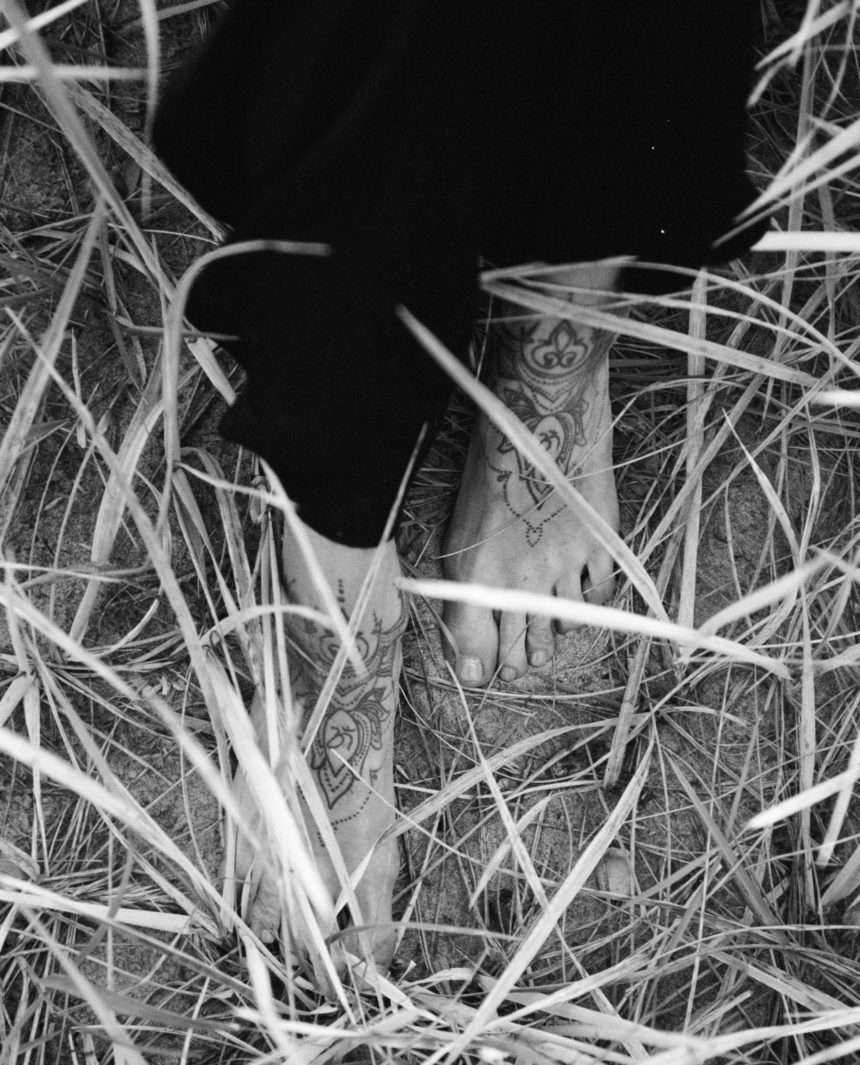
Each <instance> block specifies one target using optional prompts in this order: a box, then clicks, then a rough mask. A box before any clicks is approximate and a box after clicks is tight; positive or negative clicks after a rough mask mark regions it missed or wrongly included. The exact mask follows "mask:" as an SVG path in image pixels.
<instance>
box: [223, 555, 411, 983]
mask: <svg viewBox="0 0 860 1065" xmlns="http://www.w3.org/2000/svg"><path fill="white" fill-rule="evenodd" d="M312 536H313V540H314V544H315V547H316V553H317V557H318V559H319V561H320V563H321V566H322V568H323V572H324V573H326V575H327V577H328V578H329V580H330V583H331V584H332V586H333V587H334V588H335V589H336V590H337V594H338V598H339V600H340V603H341V606H342V608H343V609H344V613H345V614H346V615H348V612H349V611H350V610H351V609H352V607H353V606H354V604H355V600H356V597H357V595H358V590H359V588H360V586H361V583H362V580H363V577H364V575H365V573H366V572H367V568H368V564H369V559H370V557H371V556H372V552H370V551H364V550H362V549H352V548H343V547H340V546H339V545H334V544H330V543H329V542H327V541H325V542H323V543H322V545H321V544H320V542H319V541H321V538H319V537H316V536H315V535H313V534H312ZM353 552H354V553H353ZM350 553H352V554H350ZM285 556H288V557H285V563H286V566H285V572H286V573H287V574H289V575H291V576H292V579H290V578H288V586H289V592H290V597H291V599H293V600H294V601H297V602H301V603H303V604H304V605H308V606H317V605H318V604H317V602H316V599H317V597H316V594H315V592H314V589H313V587H312V585H311V582H310V580H309V578H308V577H307V573H306V571H305V569H304V567H303V565H302V562H301V560H300V559H299V558H298V557H296V555H295V554H294V552H293V548H292V545H291V546H290V547H287V546H285ZM399 572H400V571H399V566H398V563H397V558H396V554H395V553H394V547H393V545H392V544H389V545H387V547H386V558H385V561H384V564H383V567H382V572H381V574H380V577H379V582H378V587H375V588H374V590H373V591H372V592H371V596H370V599H369V602H368V606H367V609H366V611H365V615H364V620H363V621H362V623H361V627H360V630H359V633H358V636H357V641H358V645H359V648H360V650H361V654H362V658H363V660H364V663H365V666H366V673H364V674H362V675H359V674H358V672H357V671H356V669H355V668H354V667H353V666H352V665H350V664H347V666H346V667H345V668H344V670H343V673H342V674H341V678H340V680H339V682H338V684H337V686H336V688H335V690H334V693H333V695H332V697H331V701H330V703H329V705H328V707H327V708H326V710H325V713H324V714H323V717H322V719H321V721H320V723H319V727H318V729H317V730H316V732H315V734H314V736H313V739H312V740H311V742H310V744H309V748H308V750H307V753H306V757H307V759H308V764H309V765H310V768H311V770H312V773H313V776H314V778H315V781H316V784H317V790H318V793H319V796H320V799H321V801H322V806H323V808H324V810H325V814H326V816H327V818H328V821H329V824H330V825H331V828H332V829H333V832H334V837H335V840H336V842H337V846H338V849H339V851H340V856H341V858H342V860H343V864H344V866H345V867H346V871H347V873H349V874H350V875H352V874H354V873H355V871H356V870H357V869H358V868H359V866H361V865H362V863H365V862H366V863H367V864H366V868H365V871H364V873H363V874H362V876H361V879H360V880H359V882H358V884H357V885H356V886H355V896H354V897H355V901H356V903H357V907H358V912H357V913H351V912H349V911H343V914H342V919H343V918H344V917H345V918H346V922H345V923H347V922H348V923H349V924H352V925H357V926H360V927H363V926H370V927H369V928H368V929H367V931H365V932H361V933H353V934H350V935H347V936H346V937H344V942H345V946H346V947H347V949H348V950H350V951H351V952H353V953H356V954H358V955H359V956H363V955H365V953H368V954H370V955H371V956H372V957H373V958H374V960H375V961H376V963H377V965H380V966H382V967H387V966H388V965H389V964H390V962H391V959H392V956H393V953H394V944H395V933H394V930H393V927H392V914H391V903H392V896H393V891H394V883H395V880H396V878H397V873H398V868H399V857H398V850H397V843H396V841H391V840H388V841H385V842H383V843H380V837H381V836H382V835H383V833H384V832H385V830H386V829H387V828H389V826H390V825H391V824H392V822H393V820H394V810H395V806H394V778H393V745H394V714H395V709H396V703H397V693H398V681H399V676H400V665H401V652H400V641H401V637H402V634H403V630H404V628H405V608H404V605H403V603H402V601H401V599H400V597H399V595H398V593H397V591H396V590H395V588H394V579H395V578H396V577H397V576H399ZM291 637H292V639H291V644H292V646H291V648H290V662H291V682H292V684H293V694H294V697H295V698H297V699H298V700H299V702H300V703H301V705H302V706H303V707H304V708H305V715H304V720H305V725H307V724H308V721H309V718H310V715H311V712H312V710H313V707H314V706H315V705H316V702H317V699H318V697H319V694H320V691H321V690H322V687H323V684H324V683H325V680H326V678H327V677H328V675H329V672H330V670H331V667H332V664H333V663H334V659H335V656H336V654H337V652H338V649H339V646H340V644H339V641H338V639H337V637H335V636H334V635H332V634H331V632H330V631H329V630H327V629H322V628H320V627H319V626H317V625H316V624H315V623H314V622H311V621H300V622H297V623H295V624H293V625H292V630H291ZM255 728H256V731H257V735H258V736H259V737H261V743H262V742H264V741H263V739H262V738H263V735H264V730H263V728H262V722H261V721H255ZM283 783H284V788H285V789H287V788H289V787H293V788H294V787H295V785H294V784H292V783H291V782H289V781H287V780H284V782H283ZM236 795H237V798H238V800H239V802H240V804H243V805H244V806H245V809H246V812H247V813H248V814H249V816H251V817H252V818H253V819H254V820H256V817H255V816H254V810H253V808H251V809H248V806H247V804H249V803H252V802H253V800H252V798H251V796H250V794H249V792H248V789H247V787H245V785H244V783H243V782H242V781H241V780H239V779H238V778H237V782H236ZM301 805H302V808H303V813H304V816H305V824H306V826H307V830H308V835H309V838H310V842H311V846H312V849H313V852H314V855H315V857H316V860H317V868H318V870H319V872H320V875H321V877H322V880H323V883H324V884H325V886H326V887H327V889H328V890H329V892H330V894H331V897H332V900H333V901H337V900H338V898H340V897H341V895H342V885H341V880H340V878H339V876H338V873H337V871H336V869H335V865H334V863H333V861H332V858H331V856H330V854H329V852H328V850H327V848H326V846H325V844H324V842H323V837H322V834H321V833H320V831H319V830H318V828H317V826H316V822H315V820H314V817H313V815H312V814H311V812H310V810H308V809H307V807H306V806H305V804H304V803H302V804H301ZM259 866H260V863H259V862H255V856H254V854H253V852H252V851H251V848H250V847H249V846H248V844H247V843H246V842H244V841H243V842H241V843H240V844H239V846H238V847H237V860H236V868H237V875H238V876H239V877H240V878H250V880H251V883H252V891H253V897H252V900H251V905H250V913H249V917H248V919H249V923H250V925H251V927H252V929H253V930H254V931H255V932H257V933H258V934H259V935H261V936H262V937H263V938H264V939H266V940H270V939H272V938H274V937H276V936H277V935H278V933H279V930H280V923H281V912H282V900H281V898H280V893H279V891H278V888H277V884H276V883H275V882H274V881H273V879H272V878H271V877H269V876H268V875H266V874H265V873H263V874H262V875H260V874H259V873H258V872H256V870H258V869H259Z"/></svg>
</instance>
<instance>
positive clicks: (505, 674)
mask: <svg viewBox="0 0 860 1065" xmlns="http://www.w3.org/2000/svg"><path fill="white" fill-rule="evenodd" d="M499 676H500V677H501V678H502V680H516V679H517V671H516V670H515V669H514V667H513V666H502V670H501V672H500V673H499Z"/></svg>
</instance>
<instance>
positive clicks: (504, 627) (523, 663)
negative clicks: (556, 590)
mask: <svg viewBox="0 0 860 1065" xmlns="http://www.w3.org/2000/svg"><path fill="white" fill-rule="evenodd" d="M527 669H528V659H527V658H526V618H525V615H524V614H502V615H501V617H500V618H499V676H500V677H501V678H502V680H516V679H517V677H521V676H522V675H523V673H525V671H526V670H527Z"/></svg>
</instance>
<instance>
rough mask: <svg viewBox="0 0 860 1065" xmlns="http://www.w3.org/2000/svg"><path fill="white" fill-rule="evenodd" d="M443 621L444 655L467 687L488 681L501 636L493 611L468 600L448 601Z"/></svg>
mask: <svg viewBox="0 0 860 1065" xmlns="http://www.w3.org/2000/svg"><path fill="white" fill-rule="evenodd" d="M442 621H443V623H444V626H445V628H446V629H447V638H444V637H443V643H444V645H445V657H446V659H447V660H448V661H449V662H450V663H451V665H452V667H453V668H454V671H455V673H456V674H457V679H458V680H459V681H460V683H461V684H464V685H466V686H467V687H475V686H476V685H478V684H481V683H483V682H485V681H487V680H488V679H489V678H490V676H491V675H492V674H493V672H494V670H495V668H496V659H497V657H498V653H499V635H498V629H497V627H496V622H495V620H494V618H493V612H492V611H491V610H487V609H485V608H484V607H476V606H472V605H470V604H467V603H446V604H445V609H444V611H443V614H442Z"/></svg>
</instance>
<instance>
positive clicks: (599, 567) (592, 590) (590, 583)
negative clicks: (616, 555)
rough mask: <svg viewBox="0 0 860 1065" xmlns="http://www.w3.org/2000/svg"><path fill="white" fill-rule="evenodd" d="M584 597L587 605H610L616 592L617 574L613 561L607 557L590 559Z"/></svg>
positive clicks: (584, 585) (584, 584)
mask: <svg viewBox="0 0 860 1065" xmlns="http://www.w3.org/2000/svg"><path fill="white" fill-rule="evenodd" d="M582 591H583V596H584V598H585V601H586V602H587V603H597V604H603V603H608V602H609V600H610V599H611V598H612V593H613V592H614V591H615V572H614V567H613V563H612V559H611V558H610V557H609V556H608V555H606V556H602V557H600V558H597V559H590V560H589V563H588V576H587V577H586V579H585V581H584V582H583V588H582Z"/></svg>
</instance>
